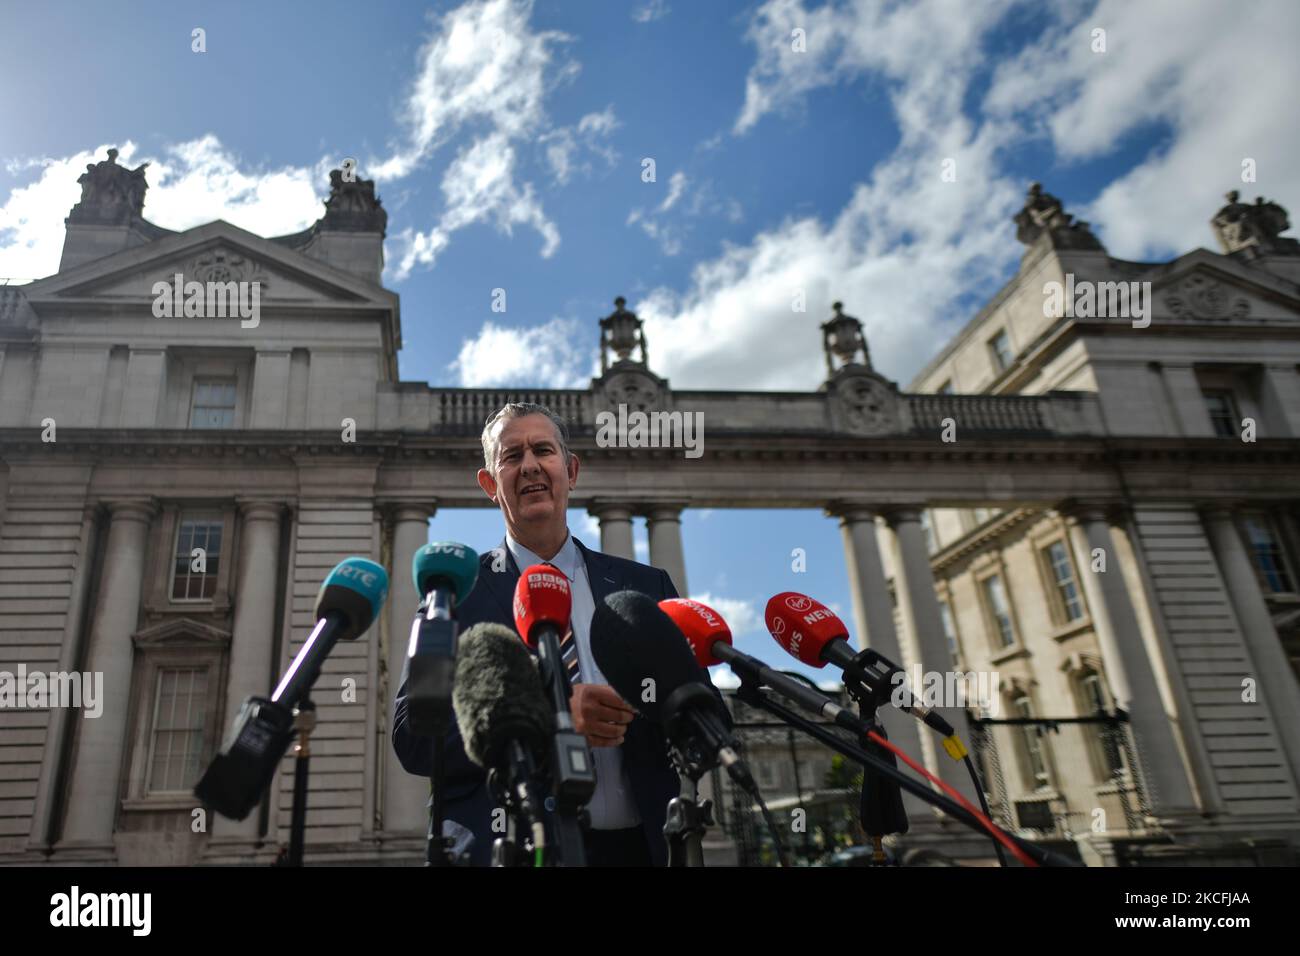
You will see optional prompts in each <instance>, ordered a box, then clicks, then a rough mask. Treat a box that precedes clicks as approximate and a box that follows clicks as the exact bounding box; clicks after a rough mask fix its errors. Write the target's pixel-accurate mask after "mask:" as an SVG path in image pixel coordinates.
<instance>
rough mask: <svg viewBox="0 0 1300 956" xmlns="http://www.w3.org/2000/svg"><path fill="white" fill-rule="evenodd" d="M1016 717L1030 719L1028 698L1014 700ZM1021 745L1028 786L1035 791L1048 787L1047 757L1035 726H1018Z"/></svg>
mask: <svg viewBox="0 0 1300 956" xmlns="http://www.w3.org/2000/svg"><path fill="white" fill-rule="evenodd" d="M1015 708H1016V716H1017V717H1024V718H1032V717H1033V716H1034V705H1033V704H1032V703H1031V702H1030V700H1029V698H1028V697H1017V698H1016V700H1015ZM1020 737H1021V745H1022V746H1023V748H1024V751H1025V754H1024V755H1025V766H1026V769H1028V770H1029V779H1030V786H1031V787H1033V788H1034V789H1035V790H1037V789H1039V788H1040V787H1046V786H1048V785H1050V783H1051V781H1050V780H1049V778H1048V775H1047V756H1046V754H1045V753H1044V752H1043V737H1042V734H1041V732H1040V730H1039V727H1038V725H1036V724H1021V725H1020Z"/></svg>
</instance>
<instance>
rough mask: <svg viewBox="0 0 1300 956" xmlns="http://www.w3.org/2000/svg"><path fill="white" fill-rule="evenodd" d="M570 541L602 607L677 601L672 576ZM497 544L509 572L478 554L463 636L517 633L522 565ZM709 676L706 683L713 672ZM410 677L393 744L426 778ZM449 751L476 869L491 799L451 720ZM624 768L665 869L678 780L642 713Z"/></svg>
mask: <svg viewBox="0 0 1300 956" xmlns="http://www.w3.org/2000/svg"><path fill="white" fill-rule="evenodd" d="M573 540H574V544H576V545H577V547H578V550H579V552H580V553H581V554H582V557H583V560H584V561H585V562H586V565H587V580H588V581H589V582H590V584H591V596H592V597H593V598H594V599H595V603H596V604H597V605H599V604H600V602H601V601H603V600H604V599H605V598H606V597H607V596H608V595H610V594H612V593H614V592H615V591H623V590H630V591H639V592H641V593H642V594H645V595H646V596H647V597H651V598H654V600H655V601H662V600H664V599H665V598H674V597H677V589H676V588H674V587H673V582H672V580H671V579H670V578H669V577H668V574H667V572H665V571H662V570H660V569H659V568H652V567H649V566H647V565H644V564H638V563H637V562H635V561H628V560H626V559H624V558H616V557H614V556H613V555H609V554H602V553H601V552H599V551H592V550H590V549H588V548H587V547H585V546H584V545H583V544H582V542H581V541H579V540H578V539H577V538H574V539H573ZM500 547H501V551H502V552H503V553H504V554H505V556H506V569H505V570H504V571H493V570H492V563H493V561H494V559H496V557H497V555H496V554H494V553H493V552H488V553H486V554H483V555H480V557H479V575H478V581H477V582H476V583H475V585H474V590H473V591H471V592H470V595H469V597H468V598H466V599H465V600H464V601H463V602H462V603H461V604H460V606H459V607H458V608H457V613H456V616H457V619H458V621H459V622H460V627H461V630H462V631H464V630H466V629H468V628H469V627H471V626H472V625H474V624H478V623H479V622H481V621H493V622H495V623H497V624H503V625H505V626H506V627H508V628H510V629H511V630H514V627H515V621H514V611H513V601H514V593H515V585H516V583H517V582H518V581H519V568H518V566H517V565H516V564H515V559H514V556H513V555H511V553H510V550H509V548H507V547H506V543H505V541H502V542H501V546H500ZM498 563H499V562H498ZM702 670H703V669H702ZM704 674H705V677H706V679H707V676H708V672H707V671H704ZM406 678H407V674H406V667H405V665H404V666H403V669H402V684H401V686H400V687H399V688H398V690H397V701H396V708H395V711H394V715H393V747H394V748H395V749H396V750H397V756H398V759H399V760H401V762H402V766H403V767H405V768H406V770H407V772H408V773H413V774H419V775H421V776H428V775H429V774H430V772H431V771H432V755H433V739H432V738H430V737H417V736H415V735H414V734H413V733H412V732H411V728H410V725H409V724H408V722H407V716H406ZM715 693H716V691H715ZM719 699H721V698H719ZM444 753H445V755H446V759H445V761H444V763H445V766H446V772H445V792H444V799H443V808H444V814H445V816H446V817H447V819H450V820H455V821H456V822H457V823H459V824H460V825H461V826H464V827H466V828H467V829H469V830H470V831H472V832H473V834H474V847H473V850H472V852H471V857H470V859H471V862H472V863H473V864H474V865H475V866H487V865H489V863H490V862H491V850H492V841H493V839H494V838H495V837H496V836H497V834H494V833H493V832H492V828H491V818H492V810H493V802H492V800H491V798H490V796H489V795H488V786H487V774H486V773H485V771H483V770H482V769H481V768H479V767H478V766H477V765H476V764H474V763H473V762H472V761H471V760H470V759H469V757H467V756H466V755H465V747H464V744H463V743H462V741H461V737H460V729H459V728H458V727H456V726H455V725H454V722H453V727H452V731H451V733H450V734H449V735H448V737H447V743H446V747H445V750H444ZM623 766H624V769H625V770H626V772H627V777H628V783H629V784H630V785H631V789H632V797H633V799H634V800H635V801H636V806H637V810H638V812H639V813H640V815H641V825H642V828H643V829H644V831H645V835H646V840H647V842H648V843H649V846H650V858H651V860H652V861H653V862H654V864H655V865H656V866H664V865H666V863H667V861H668V845H667V843H666V841H665V839H664V835H663V828H664V821H665V819H666V816H667V807H668V801H669V800H671V799H672V798H673V797H675V796H678V794H679V793H680V791H681V781H680V778H679V777H678V776H677V772H676V771H675V770H674V769H673V766H672V763H671V762H670V760H669V758H668V751H667V740H666V738H665V736H664V732H663V730H662V728H660V727H659V726H658V725H657V724H653V723H651V722H650V721H648V720H646V719H645V718H644V717H641V716H640V715H638V716H636V717H634V718H633V720H632V723H631V724H629V725H628V729H627V734H626V736H625V737H624V738H623Z"/></svg>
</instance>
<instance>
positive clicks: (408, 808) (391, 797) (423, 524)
mask: <svg viewBox="0 0 1300 956" xmlns="http://www.w3.org/2000/svg"><path fill="white" fill-rule="evenodd" d="M436 510H437V508H436V506H435V505H433V504H419V503H416V504H399V505H395V506H394V507H393V508H392V512H391V513H392V520H393V574H392V584H391V586H390V587H389V589H388V659H387V663H388V694H387V698H388V699H387V700H385V701H383V706H384V711H385V712H386V713H387V715H388V719H387V720H386V721H385V726H386V727H387V733H386V734H385V735H384V738H385V739H384V787H383V791H384V827H383V828H384V830H385V831H386V832H388V833H409V834H416V835H418V834H423V833H425V832H426V831H427V830H428V827H429V811H428V806H427V805H428V802H429V781H428V780H427V779H425V778H424V777H416V776H412V775H411V774H409V773H407V772H406V770H405V769H404V768H403V767H402V763H401V761H400V760H398V759H397V751H396V750H395V749H394V748H393V702H394V701H395V700H396V698H397V688H398V686H399V685H400V683H401V680H402V667H403V665H404V664H405V663H406V650H407V643H408V642H409V640H410V636H411V623H412V622H413V621H414V620H415V609H416V607H417V606H418V605H419V603H420V601H419V598H418V597H416V594H415V586H414V585H412V584H409V583H408V581H409V580H410V573H411V572H410V567H411V557H412V555H414V554H415V552H416V551H418V550H419V549H420V548H422V547H424V546H425V545H426V544H428V543H429V519H430V518H431V517H433V514H434V512H435V511H436Z"/></svg>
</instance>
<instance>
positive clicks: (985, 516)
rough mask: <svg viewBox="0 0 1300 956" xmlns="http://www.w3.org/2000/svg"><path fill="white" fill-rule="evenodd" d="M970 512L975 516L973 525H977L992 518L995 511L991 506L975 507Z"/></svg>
mask: <svg viewBox="0 0 1300 956" xmlns="http://www.w3.org/2000/svg"><path fill="white" fill-rule="evenodd" d="M971 513H972V514H973V515H974V516H975V525H976V526H977V527H978V526H979V525H982V524H984V522H986V521H988V520H989V519H990V518H992V517H993V515H994V514H995V513H996V512H995V511H994V510H993V509H992V508H975V509H974V510H973V511H972V512H971Z"/></svg>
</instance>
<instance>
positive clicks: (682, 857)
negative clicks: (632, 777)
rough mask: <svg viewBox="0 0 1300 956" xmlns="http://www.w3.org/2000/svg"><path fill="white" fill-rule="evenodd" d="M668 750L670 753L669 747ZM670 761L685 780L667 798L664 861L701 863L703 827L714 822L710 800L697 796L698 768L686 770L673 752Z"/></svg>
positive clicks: (683, 863) (690, 863)
mask: <svg viewBox="0 0 1300 956" xmlns="http://www.w3.org/2000/svg"><path fill="white" fill-rule="evenodd" d="M669 753H670V754H672V753H673V749H672V748H671V747H670V748H669ZM673 762H674V763H676V764H677V767H678V772H679V773H682V774H683V775H684V776H685V777H686V780H685V781H684V782H683V783H682V792H681V793H680V794H679V795H678V796H675V797H673V798H672V799H671V800H669V801H668V818H667V820H666V821H665V823H664V837H665V838H667V840H668V865H669V866H670V867H674V866H703V865H704V846H703V840H704V831H705V830H706V829H708V828H709V827H710V826H712V825H713V822H714V821H713V801H712V800H700V799H699V786H700V776H701V774H702V771H701V773H695V774H689V773H687V771H686V770H685V768H684V767H683V763H682V762H680V761H678V760H677V759H676V757H675V756H674V757H673Z"/></svg>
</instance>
